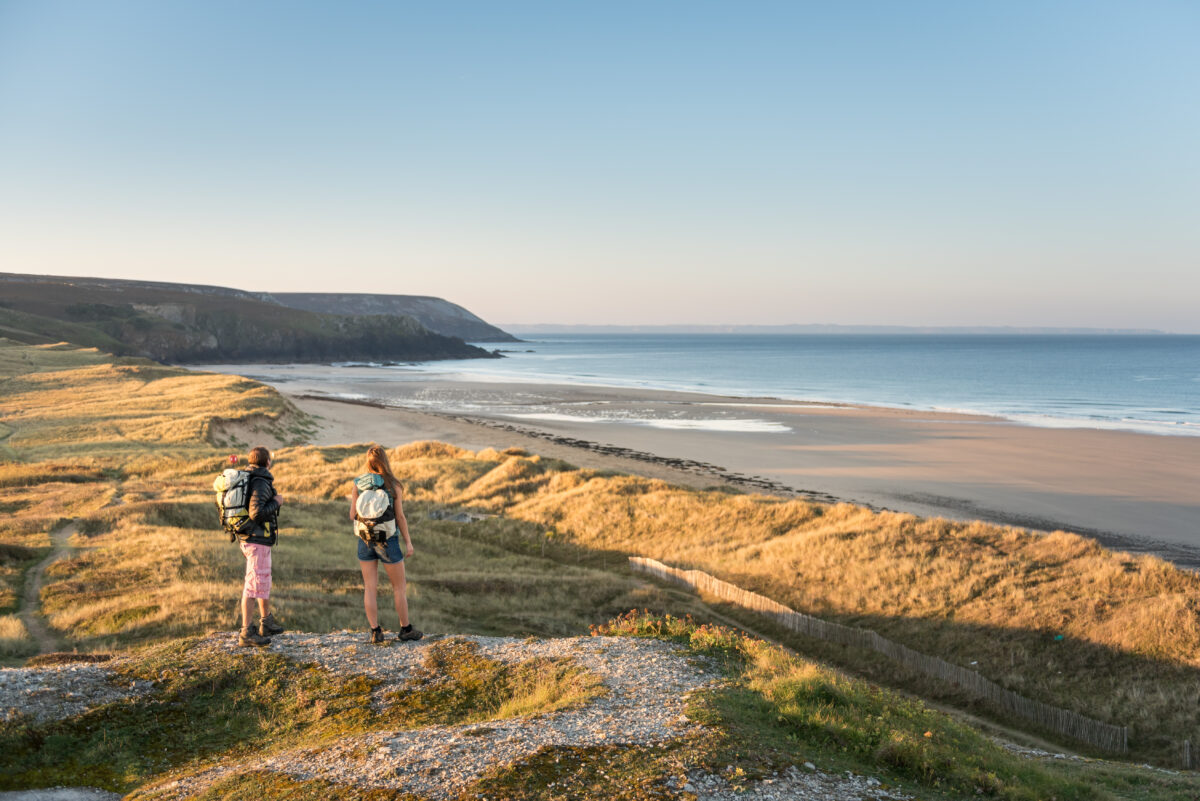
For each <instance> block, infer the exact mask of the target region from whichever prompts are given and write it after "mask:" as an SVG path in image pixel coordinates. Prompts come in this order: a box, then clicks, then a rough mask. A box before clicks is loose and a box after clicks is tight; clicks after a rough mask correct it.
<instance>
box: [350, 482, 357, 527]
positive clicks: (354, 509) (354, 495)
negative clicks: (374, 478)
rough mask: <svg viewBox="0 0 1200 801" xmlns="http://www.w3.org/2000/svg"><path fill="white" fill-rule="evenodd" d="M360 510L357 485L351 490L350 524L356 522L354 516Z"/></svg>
mask: <svg viewBox="0 0 1200 801" xmlns="http://www.w3.org/2000/svg"><path fill="white" fill-rule="evenodd" d="M357 509H358V485H357V484H355V485H354V486H353V487H351V488H350V522H351V523H353V522H354V515H355V514H356V513H357Z"/></svg>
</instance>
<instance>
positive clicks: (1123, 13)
mask: <svg viewBox="0 0 1200 801" xmlns="http://www.w3.org/2000/svg"><path fill="white" fill-rule="evenodd" d="M1198 42H1200V4H1198V3H1196V2H1194V1H1193V0H1186V1H1183V0H1181V1H1180V2H1155V1H1154V0H1148V1H1145V2H1135V1H1134V0H1128V2H1120V3H1110V2H1093V1H1089V2H1040V1H1039V2H1032V1H1030V2H1021V1H1017V2H962V0H947V2H937V3H934V2H919V1H916V0H914V1H913V2H893V1H892V0H886V1H881V2H819V3H818V2H813V3H802V2H780V3H770V2H751V3H733V2H725V3H713V2H697V1H696V0H689V1H688V2H650V3H646V2H628V3H627V2H608V1H606V2H593V3H583V2H545V3H522V2H479V3H468V2H450V3H431V2H321V3H317V2H297V1H296V0H289V1H287V2H254V1H253V0H237V2H214V1H212V0H206V1H205V2H171V1H170V0H146V1H145V2H118V1H115V0H113V1H105V2H85V1H82V0H79V1H76V2H59V1H58V0H29V1H28V2H12V1H11V0H0V270H2V271H9V272H35V273H54V274H75V275H106V276H113V277H128V278H157V279H162V280H177V281H188V282H205V283H216V284H222V285H228V286H237V287H241V288H246V289H255V290H296V291H337V290H345V291H381V292H399V293H412V294H431V295H439V296H442V297H445V298H448V299H450V300H454V301H456V302H458V303H461V304H463V305H465V306H467V307H468V308H470V309H471V310H472V311H475V312H476V313H478V314H480V315H482V316H483V317H485V318H487V319H489V320H492V321H496V322H501V323H505V322H507V323H521V322H524V323H534V322H558V323H727V322H729V323H845V324H852V323H880V324H885V323H886V324H914V325H956V324H995V325H1004V324H1012V325H1071V326H1074V325H1087V326H1104V327H1108V326H1114V327H1153V328H1162V329H1167V330H1173V331H1189V332H1200V219H1198V218H1200V103H1198V102H1197V96H1198V90H1200V46H1198V44H1197V43H1198Z"/></svg>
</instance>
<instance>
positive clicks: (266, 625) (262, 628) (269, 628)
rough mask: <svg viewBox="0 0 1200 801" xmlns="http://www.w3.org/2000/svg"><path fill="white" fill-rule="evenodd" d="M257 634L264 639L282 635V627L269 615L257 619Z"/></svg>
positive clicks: (273, 616) (272, 615)
mask: <svg viewBox="0 0 1200 801" xmlns="http://www.w3.org/2000/svg"><path fill="white" fill-rule="evenodd" d="M258 633H259V634H261V635H262V636H264V637H270V636H272V635H275V634H283V626H281V625H279V624H278V623H276V622H275V615H274V614H270V615H267V616H266V617H262V618H259V619H258Z"/></svg>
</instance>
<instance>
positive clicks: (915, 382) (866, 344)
mask: <svg viewBox="0 0 1200 801" xmlns="http://www.w3.org/2000/svg"><path fill="white" fill-rule="evenodd" d="M514 333H516V335H517V336H520V332H519V331H518V332H514ZM489 347H495V345H489ZM502 352H503V353H504V356H505V358H504V359H498V360H489V361H484V360H462V361H451V362H432V363H427V364H423V365H419V366H417V367H418V369H420V370H421V372H426V371H428V372H435V373H438V374H460V375H462V376H463V377H469V378H472V379H476V380H494V381H518V382H522V381H525V382H538V383H568V384H593V385H605V386H618V387H640V388H651V389H668V390H684V391H695V392H704V393H711V394H720V395H735V396H746V397H769V398H779V399H786V400H803V401H816V402H825V403H859V404H867V405H872V406H885V407H898V408H909V409H922V410H934V411H957V412H969V413H979V414H986V415H992V416H998V417H1002V418H1006V419H1009V420H1013V421H1017V422H1021V423H1026V424H1030V425H1038V426H1055V427H1082V428H1107V429H1125V430H1133V431H1142V432H1149V433H1154V434H1164V435H1191V436H1200V336H1173V335H1145V336H1141V335H1131V336H1120V335H1095V336H1089V335H876V334H820V335H816V334H556V335H541V336H536V337H532V336H531V337H530V338H528V339H527V340H526V341H525V342H522V343H515V344H506V345H504V346H503V347H502ZM399 369H401V370H411V369H413V368H412V367H401V368H399Z"/></svg>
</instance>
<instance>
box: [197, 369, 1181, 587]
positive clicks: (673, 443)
mask: <svg viewBox="0 0 1200 801" xmlns="http://www.w3.org/2000/svg"><path fill="white" fill-rule="evenodd" d="M241 367H242V366H240V365H239V366H227V365H213V366H209V367H207V368H204V369H211V370H215V371H219V372H237V373H239V374H243V375H247V376H248V377H250V378H254V379H256V380H261V381H263V382H264V383H268V384H271V385H272V386H274V387H275V388H276V389H278V390H279V391H280V392H281V393H283V394H284V395H285V396H287V397H288V398H289V399H290V400H292V401H293V402H294V403H296V404H297V405H298V406H299V407H300V408H301V409H302V410H304V411H307V412H309V413H312V414H317V415H320V416H322V417H324V418H325V420H324V421H322V423H323V430H322V432H321V433H320V434H319V435H318V440H317V441H316V444H335V443H340V444H345V443H353V442H365V441H371V440H376V441H380V442H381V443H382V444H389V445H394V444H399V443H400V442H407V441H412V440H417V439H436V440H441V441H444V442H448V443H451V444H454V445H458V446H459V447H463V448H467V449H470V450H480V449H482V448H484V447H502V446H503V447H510V446H516V447H524V448H526V449H527V450H530V451H532V452H535V453H540V454H542V455H544V456H547V457H550V458H557V459H562V460H564V461H567V462H570V463H572V464H576V465H578V466H581V467H592V468H596V469H611V470H617V471H621V472H630V473H636V474H639V475H644V476H647V477H651V478H660V479H663V480H666V481H670V482H673V483H679V484H684V485H687V486H692V487H697V488H704V487H712V486H714V485H725V486H733V487H737V488H739V489H743V490H748V491H751V492H762V493H769V494H777V495H786V496H790V497H802V498H807V499H811V500H813V501H818V502H821V503H835V502H839V501H844V502H848V503H853V504H856V505H861V506H866V507H868V508H872V509H877V510H883V509H886V510H892V511H898V512H906V513H912V514H917V515H920V516H924V517H946V518H950V519H955V520H965V521H969V520H983V521H986V522H991V523H998V524H1002V525H1012V526H1017V527H1020V528H1029V529H1035V530H1043V531H1052V530H1055V529H1062V530H1066V531H1072V532H1075V533H1078V534H1083V535H1085V536H1088V537H1091V538H1093V539H1096V540H1097V541H1099V542H1101V543H1102V544H1104V545H1105V546H1106V547H1110V548H1113V549H1116V550H1121V551H1130V552H1134V553H1153V554H1156V555H1159V556H1161V557H1163V558H1165V559H1168V560H1169V561H1172V562H1174V563H1175V564H1177V565H1179V566H1181V567H1187V568H1190V569H1200V499H1197V497H1196V493H1195V489H1194V488H1195V487H1196V486H1198V485H1200V438H1196V437H1189V436H1160V435H1155V434H1148V433H1137V432H1127V431H1108V430H1097V429H1075V428H1043V427H1036V426H1028V425H1022V424H1020V423H1014V422H1009V421H1007V420H1004V419H1002V418H996V417H989V416H984V415H972V414H962V413H955V412H929V411H918V410H914V409H896V408H890V407H871V406H863V405H858V404H848V403H822V402H792V401H785V400H781V399H778V398H744V397H743V398H739V397H733V396H724V395H713V394H703V393H690V392H676V391H668V390H650V389H646V390H632V389H627V388H613V387H601V386H594V385H588V386H582V385H577V384H538V383H533V382H502V381H472V380H465V379H460V378H454V377H450V378H448V377H446V376H444V375H442V376H439V375H436V374H429V373H416V372H407V371H405V372H401V373H392V372H390V371H388V372H384V371H379V370H373V369H371V368H366V367H358V368H355V367H331V366H328V365H325V366H314V365H288V366H280V365H256V366H255V367H256V369H253V370H242V369H240V368H241Z"/></svg>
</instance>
